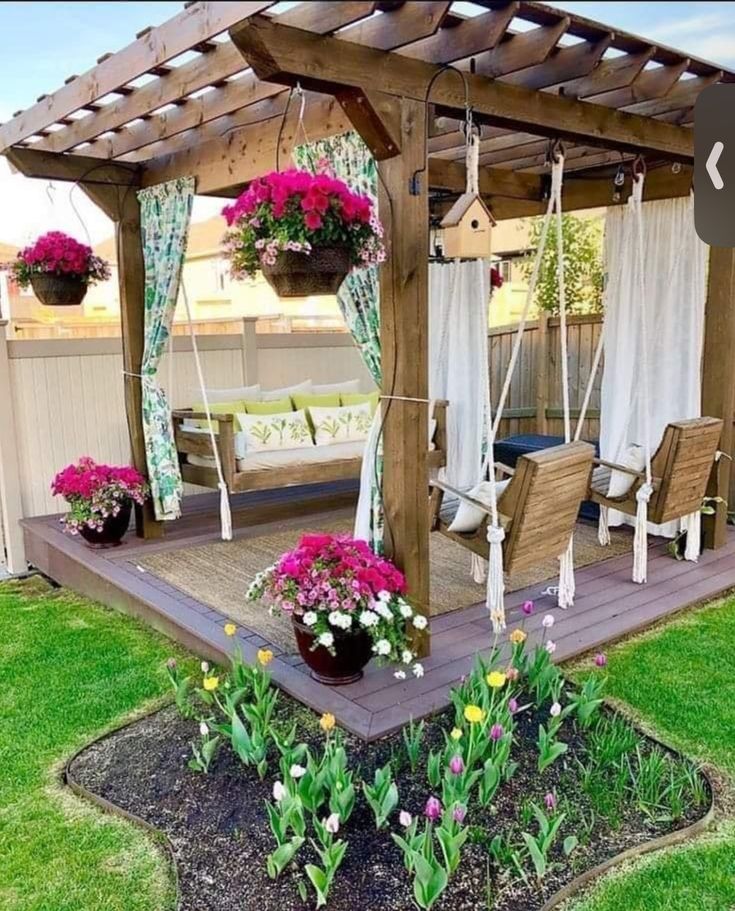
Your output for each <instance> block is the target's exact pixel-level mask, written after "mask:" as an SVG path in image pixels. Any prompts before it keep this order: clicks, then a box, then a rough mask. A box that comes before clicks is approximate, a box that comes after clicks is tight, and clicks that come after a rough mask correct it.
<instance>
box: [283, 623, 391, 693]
mask: <svg viewBox="0 0 735 911" xmlns="http://www.w3.org/2000/svg"><path fill="white" fill-rule="evenodd" d="M292 620H293V628H294V633H295V635H296V644H297V645H298V647H299V652H300V653H301V657H302V658H303V659H304V661H305V662H306V663H307V664H308V666H309V668H310V669H311V676H312V677H313V678H314V679H315V680H318V681H319V683H326V685H327V686H343V685H344V684H345V683H354V682H355V681H356V680H359V679H360V678H361V677H362V669H363V668H364V667H365V665H366V664H367V663H368V661H369V660H370V659H371V658H372V656H373V640H372V639H371V638H370V634H369V633H368V632H367V631H366V630H364V629H359V630H358V631H357V632H344V631H341V630H334V651H335V654H334V655H333V654H332V653H331V652H330V651H329V650H328V649H326V648H325V647H324V646H323V645H317V646H316V648H315V647H314V643H315V641H316V636H315V635H314V632H313V630H312V629H310V628H309V627H308V626H305V625H304V624H303V623H301V622H300V621H299V620H298V619H297V618H296V617H292Z"/></svg>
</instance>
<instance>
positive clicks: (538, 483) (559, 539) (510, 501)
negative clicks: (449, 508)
mask: <svg viewBox="0 0 735 911" xmlns="http://www.w3.org/2000/svg"><path fill="white" fill-rule="evenodd" d="M594 456H595V449H594V447H593V446H592V445H590V444H589V443H583V442H575V443H565V444H563V445H562V446H553V447H551V448H550V449H544V450H542V451H541V452H534V453H529V454H528V455H523V456H520V457H519V459H518V462H517V464H516V467H515V469H514V470H511V469H507V468H505V467H503V471H504V473H505V474H510V475H511V480H510V483H509V484H508V486H507V487H506V489H505V490H504V491H503V493H502V494H501V495H500V496H499V497H498V514H499V521H500V524H501V525H502V526H503V528H504V529H505V540H504V541H503V567H504V570H505V572H506V573H512V572H516V571H518V570H524V569H529V568H530V567H533V566H537V565H538V564H539V563H541V562H542V561H544V560H547V559H549V558H553V557H559V556H561V554H562V553H563V552H564V551H565V550H566V548H567V545H568V543H569V539H570V537H571V535H572V532H573V531H574V526H575V523H576V521H577V514H578V512H579V507H580V504H581V502H582V500H584V498H585V496H586V494H587V489H588V487H589V483H590V475H591V473H592V464H593V459H594ZM445 493H449V494H452V495H454V496H456V497H457V498H458V499H460V500H464V501H465V502H467V503H469V504H471V505H472V506H475V507H477V508H478V509H480V510H482V512H483V513H485V519H484V520H483V522H482V524H481V525H480V527H479V528H478V529H477V530H476V531H474V532H471V533H469V534H460V533H457V532H451V531H449V523H447V522H445V521H444V520H443V519H442V517H441V507H442V502H443V499H444V494H445ZM430 510H431V521H432V531H438V532H440V533H441V534H443V535H445V536H446V537H448V538H450V539H451V540H452V541H455V542H456V543H457V544H461V545H462V547H464V548H466V549H467V550H470V551H472V552H473V553H475V554H477V555H478V556H480V557H483V558H484V559H487V556H488V541H487V528H488V523H489V521H490V507H489V506H488V505H487V504H485V503H481V502H480V501H479V500H475V499H474V498H473V497H470V496H468V495H467V494H465V493H462V492H461V491H458V490H455V489H454V488H452V487H450V486H449V485H448V484H445V483H444V482H443V481H439V480H434V481H432V482H431V497H430Z"/></svg>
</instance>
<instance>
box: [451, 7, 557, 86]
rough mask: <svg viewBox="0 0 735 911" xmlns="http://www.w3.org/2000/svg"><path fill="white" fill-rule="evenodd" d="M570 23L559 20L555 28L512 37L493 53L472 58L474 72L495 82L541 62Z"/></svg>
mask: <svg viewBox="0 0 735 911" xmlns="http://www.w3.org/2000/svg"><path fill="white" fill-rule="evenodd" d="M569 23H570V19H569V18H568V17H562V18H561V19H559V20H558V22H556V23H555V24H554V25H544V26H542V27H541V28H534V29H531V31H529V32H520V33H519V34H515V35H511V36H510V37H509V38H508V39H507V40H506V41H503V42H502V43H501V44H499V45H498V46H497V47H496V48H494V49H493V50H492V51H488V52H487V53H486V54H480V55H479V56H478V57H477V58H476V59H475V72H476V73H477V74H478V75H480V76H491V77H492V78H493V79H497V78H499V77H500V76H507V75H508V74H509V73H513V72H515V71H516V70H522V69H524V68H526V67H529V66H534V65H535V64H537V63H543V61H544V60H546V58H547V57H548V56H549V54H550V53H551V52H552V50H553V49H554V48H555V47H556V43H557V41H558V40H559V39H560V38H561V37H562V35H564V33H565V32H566V30H567V29H568V28H569ZM467 67H468V68H469V64H467Z"/></svg>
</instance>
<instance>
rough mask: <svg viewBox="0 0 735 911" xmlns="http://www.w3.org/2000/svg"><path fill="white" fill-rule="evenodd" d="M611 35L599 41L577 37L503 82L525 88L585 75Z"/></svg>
mask: <svg viewBox="0 0 735 911" xmlns="http://www.w3.org/2000/svg"><path fill="white" fill-rule="evenodd" d="M613 38H614V36H613V35H612V34H609V35H605V37H604V38H601V39H600V40H599V41H594V42H592V41H580V42H579V43H578V44H573V45H572V46H571V47H560V48H558V49H557V50H555V51H554V52H553V53H552V54H551V55H550V56H549V57H548V59H547V60H545V61H544V62H543V63H537V64H536V65H535V66H531V67H525V68H524V69H522V70H516V72H515V73H509V74H508V75H507V76H504V77H503V81H504V82H508V83H511V84H512V85H522V86H525V88H527V89H543V88H546V87H547V86H549V85H556V84H558V83H560V82H564V81H565V80H566V79H574V78H576V77H578V76H586V75H587V74H588V73H591V72H592V70H593V69H594V68H595V67H596V66H597V64H598V63H599V62H600V60H601V59H602V55H603V54H604V53H605V51H606V50H607V49H608V48H609V47H610V45H611V44H612V42H613Z"/></svg>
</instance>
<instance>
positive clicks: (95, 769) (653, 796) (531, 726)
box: [71, 624, 710, 911]
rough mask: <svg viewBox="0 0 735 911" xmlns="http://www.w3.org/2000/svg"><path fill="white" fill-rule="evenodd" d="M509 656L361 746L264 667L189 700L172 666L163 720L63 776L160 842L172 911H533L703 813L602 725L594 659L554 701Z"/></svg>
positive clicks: (541, 665) (545, 665)
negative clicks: (171, 886) (423, 714)
mask: <svg viewBox="0 0 735 911" xmlns="http://www.w3.org/2000/svg"><path fill="white" fill-rule="evenodd" d="M550 626H551V624H548V625H547V630H548V629H549V628H550ZM226 631H227V632H228V633H230V634H234V632H235V629H234V627H232V626H230V627H229V628H228V629H227V630H226ZM509 638H510V642H509V643H508V644H505V648H504V649H497V650H495V652H494V654H493V656H492V657H491V658H490V660H488V661H485V662H480V661H478V664H477V667H476V669H475V671H474V672H473V673H472V675H471V676H470V677H468V678H467V680H465V681H464V682H463V683H462V685H461V686H459V687H458V688H456V689H455V690H454V692H453V698H452V702H453V707H452V708H451V709H450V710H448V711H446V712H444V713H442V714H440V715H437V716H435V717H434V718H432V719H430V720H428V721H427V722H426V723H424V724H418V725H411V726H409V727H408V728H406V729H405V730H404V731H402V732H399V733H397V734H395V735H393V736H391V737H388V738H385V739H384V740H382V741H380V742H378V743H376V744H371V745H367V744H364V743H362V742H358V741H356V740H355V739H353V738H351V737H348V736H346V735H343V734H342V733H341V732H340V731H339V730H338V729H337V728H335V724H334V718H333V717H331V716H323V717H322V718H321V719H320V720H317V719H316V718H315V717H314V716H313V715H311V713H310V712H308V711H306V710H304V709H303V708H301V707H300V706H298V705H297V704H296V703H294V702H293V701H292V700H290V699H287V698H284V697H282V696H280V695H279V694H277V692H276V691H275V690H274V689H273V688H272V687H271V685H270V680H269V674H268V671H267V665H268V663H269V661H270V659H271V658H272V654H271V653H270V652H269V651H267V650H261V652H260V653H259V655H258V663H257V664H256V665H255V666H254V667H247V666H245V665H244V664H243V663H242V662H241V661H240V659H239V657H238V656H237V655H236V656H235V659H234V662H233V668H232V670H231V671H230V672H229V674H225V672H222V671H218V670H216V669H212V668H210V667H209V666H208V665H207V664H206V663H205V664H204V665H203V667H202V672H203V674H202V677H200V678H199V679H197V680H193V679H188V678H185V677H183V676H182V675H180V674H179V671H178V669H177V668H176V666H175V663H173V664H172V665H171V667H170V673H171V677H172V681H173V683H174V686H175V690H176V697H177V703H178V706H179V709H180V712H181V713H183V714H178V713H177V712H176V711H175V710H174V709H168V710H165V711H163V712H161V713H158V714H156V715H153V716H150V717H149V718H147V719H145V720H143V721H140V722H137V723H136V724H135V725H134V726H133V727H131V728H127V729H125V730H124V731H122V732H118V733H117V734H115V735H112V736H111V737H109V738H106V739H104V740H103V741H101V742H99V743H98V744H96V745H94V746H92V747H91V748H90V749H88V750H87V751H85V752H84V753H83V754H82V755H81V756H80V757H78V758H77V759H76V760H75V762H74V763H73V766H72V768H71V773H72V775H73V777H74V778H75V779H76V780H77V781H79V782H80V783H81V784H82V785H83V786H85V787H86V788H88V789H90V790H91V791H93V792H95V793H96V794H99V795H100V796H102V797H103V798H105V799H106V800H108V801H111V802H112V803H113V804H115V805H117V806H119V807H121V808H123V809H124V810H126V811H128V812H132V813H135V814H137V815H138V816H140V817H142V818H143V819H144V820H145V821H146V822H148V823H150V824H151V825H153V826H156V827H157V828H159V829H161V830H162V831H164V832H165V833H166V834H167V835H168V836H169V838H170V839H171V842H172V844H173V846H174V851H175V855H176V859H177V865H178V870H179V878H180V886H181V905H180V907H181V908H182V909H184V911H194V909H199V908H203V907H206V908H208V909H210V911H220V909H221V911H224V909H230V908H232V907H238V908H241V909H243V911H251V909H252V911H256V909H257V911H271V909H272V911H275V909H279V911H280V909H296V908H301V907H305V908H313V907H317V906H319V904H323V903H324V902H326V905H327V907H329V908H333V909H335V911H353V909H355V908H370V909H371V911H373V909H376V911H404V909H408V908H411V907H415V904H418V905H419V906H420V907H431V906H433V907H434V908H436V909H438V911H464V909H468V911H469V909H476V908H491V909H494V911H521V909H523V911H534V909H539V908H541V907H542V905H543V904H544V902H545V901H546V900H547V899H548V897H549V896H550V895H551V894H553V893H554V892H555V891H556V890H558V889H559V888H560V887H561V886H563V885H564V884H565V883H567V882H569V881H570V880H572V879H574V878H575V877H576V876H577V875H578V874H579V873H581V872H582V871H584V870H586V869H589V868H591V867H593V866H595V865H596V864H598V863H600V862H602V861H604V860H606V859H608V858H610V857H612V856H615V855H617V854H618V853H620V852H621V851H623V850H625V849H628V848H631V847H634V846H639V845H643V844H645V843H646V842H648V841H650V840H651V839H652V838H655V837H657V836H659V835H661V834H664V833H669V832H672V831H674V830H677V829H681V828H683V827H685V826H687V825H688V824H689V823H691V822H692V821H693V820H695V819H697V818H699V817H700V816H702V815H703V814H704V812H705V809H706V805H707V804H708V803H709V799H710V794H709V791H708V787H707V784H706V781H705V780H704V778H703V777H702V776H701V775H700V773H699V772H698V770H697V769H696V768H695V767H693V766H692V765H691V764H689V763H688V762H686V761H685V760H682V759H680V758H678V757H676V756H674V755H673V754H670V753H668V752H667V751H665V750H663V749H662V748H661V747H659V746H658V745H655V744H653V743H652V742H651V741H649V740H647V739H646V738H645V737H644V736H642V735H641V734H639V733H638V732H636V731H635V730H634V729H633V728H632V727H631V726H630V725H629V723H628V722H627V721H625V720H624V719H622V718H621V717H620V716H617V715H615V714H614V713H613V712H611V711H609V710H607V709H604V708H603V707H602V705H601V696H602V688H603V685H604V673H605V672H604V659H603V657H602V656H599V657H598V659H597V661H596V662H595V663H593V665H594V666H593V669H592V671H591V673H590V675H589V676H588V677H587V679H586V680H585V681H584V683H583V684H582V685H581V687H579V688H572V687H570V686H569V684H568V683H567V682H566V681H565V679H564V678H563V677H562V675H561V674H560V672H559V671H558V670H557V668H556V667H555V666H554V665H553V664H552V663H551V661H550V649H549V648H547V647H546V645H547V644H548V643H546V644H545V645H544V646H540V647H539V648H537V649H535V650H533V651H532V652H527V651H526V647H525V634H524V632H523V630H516V631H513V632H511V634H510V637H509ZM509 654H510V659H509V657H508V655H509Z"/></svg>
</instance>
